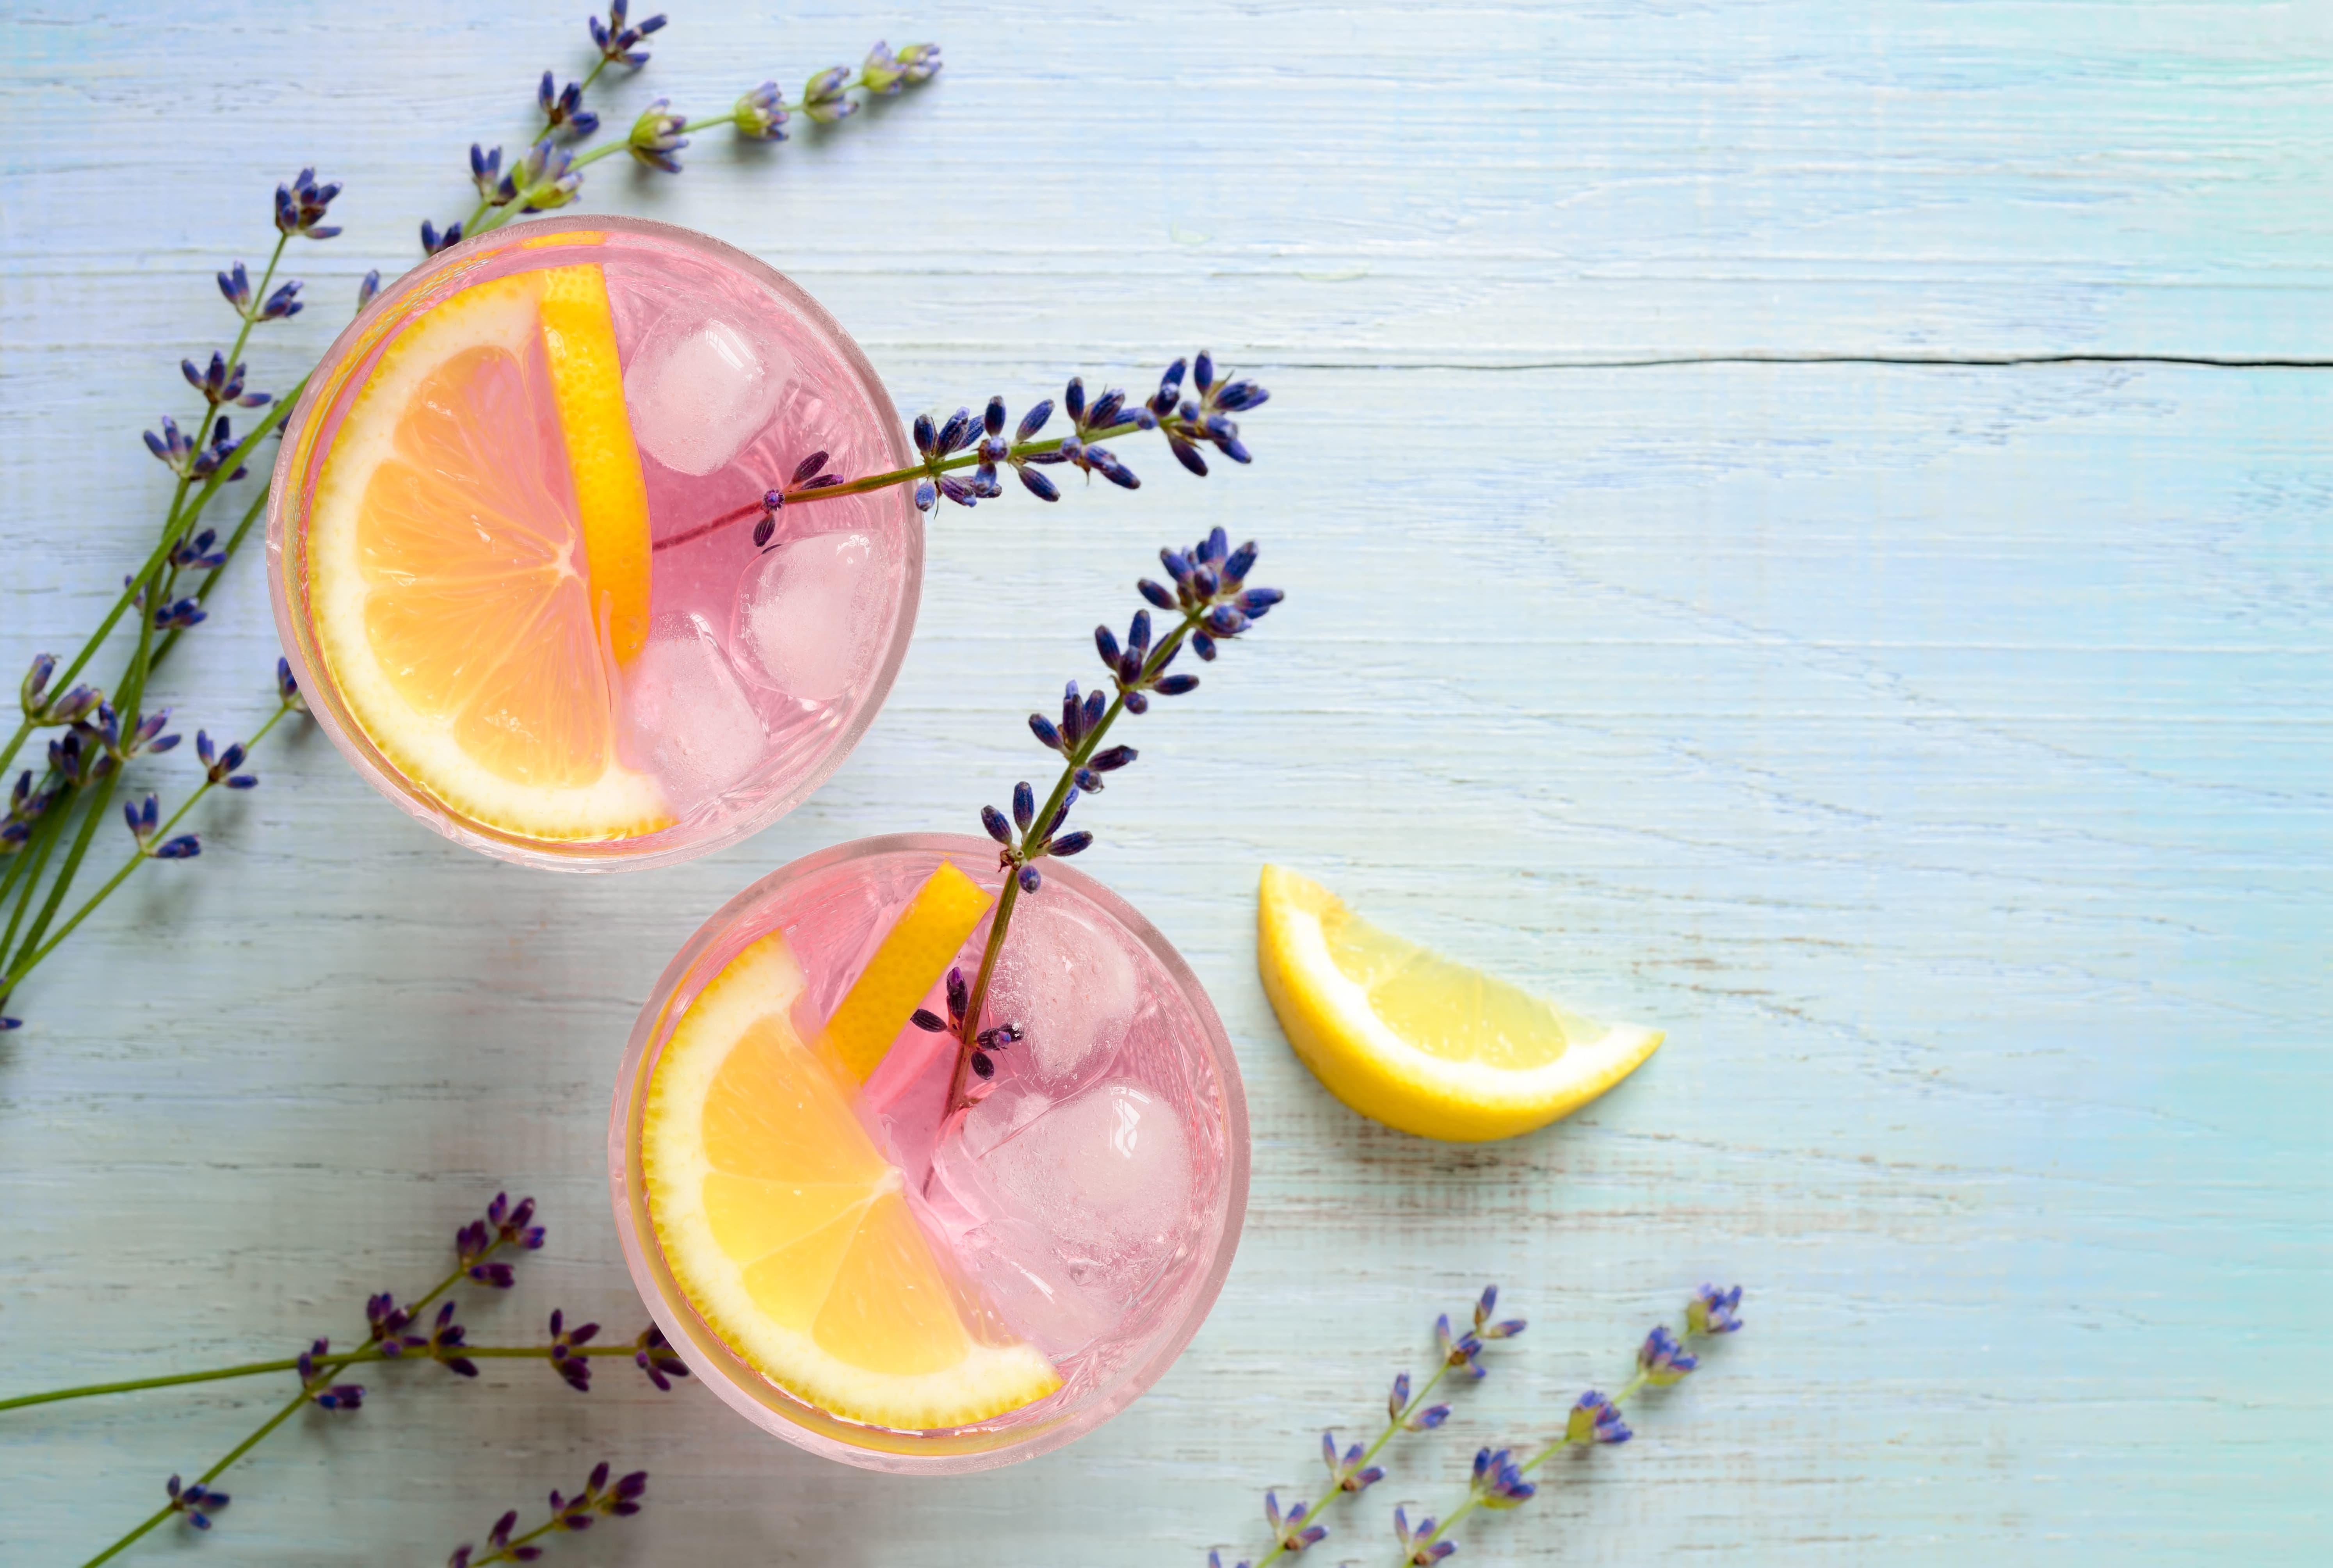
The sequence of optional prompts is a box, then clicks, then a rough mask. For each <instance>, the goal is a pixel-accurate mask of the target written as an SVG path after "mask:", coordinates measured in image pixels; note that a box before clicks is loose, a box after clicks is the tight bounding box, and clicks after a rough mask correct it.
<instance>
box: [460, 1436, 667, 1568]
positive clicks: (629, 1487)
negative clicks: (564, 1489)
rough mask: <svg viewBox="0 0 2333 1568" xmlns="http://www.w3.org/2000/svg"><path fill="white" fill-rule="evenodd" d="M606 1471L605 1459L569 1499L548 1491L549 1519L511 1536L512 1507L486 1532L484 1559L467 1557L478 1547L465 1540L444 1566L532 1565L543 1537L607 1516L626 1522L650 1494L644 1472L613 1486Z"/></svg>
mask: <svg viewBox="0 0 2333 1568" xmlns="http://www.w3.org/2000/svg"><path fill="white" fill-rule="evenodd" d="M647 1493H648V1472H647V1471H646V1470H634V1471H633V1472H632V1473H631V1474H630V1475H629V1476H624V1477H619V1478H618V1479H617V1480H616V1482H615V1483H614V1484H613V1485H612V1486H611V1485H610V1484H609V1481H608V1462H607V1461H606V1460H605V1459H602V1460H600V1462H599V1463H598V1464H597V1465H595V1466H593V1467H591V1477H590V1479H589V1480H587V1481H585V1482H584V1483H583V1489H582V1490H581V1492H578V1493H576V1494H575V1496H572V1497H562V1496H560V1495H559V1494H558V1493H557V1492H556V1491H554V1492H552V1494H551V1517H550V1518H548V1519H545V1520H544V1521H543V1522H542V1524H540V1525H536V1526H535V1527H534V1528H533V1529H532V1530H529V1531H528V1532H527V1533H526V1534H523V1535H520V1536H517V1537H515V1538H514V1537H513V1536H512V1534H511V1532H512V1531H513V1530H514V1529H516V1528H517V1527H518V1510H517V1509H515V1508H513V1509H512V1510H510V1511H509V1512H508V1513H506V1514H504V1515H503V1516H502V1517H501V1518H499V1519H497V1520H495V1521H494V1528H493V1529H491V1530H489V1531H487V1532H486V1539H485V1545H486V1547H487V1548H488V1551H487V1554H486V1555H485V1556H484V1557H475V1556H473V1555H471V1554H473V1553H474V1552H475V1551H477V1547H475V1546H474V1545H471V1544H469V1543H468V1542H464V1543H463V1544H461V1545H459V1546H456V1547H455V1548H454V1554H453V1555H452V1556H451V1557H448V1558H447V1559H446V1568H485V1565H486V1564H487V1563H532V1562H533V1561H534V1560H535V1559H536V1558H538V1557H540V1556H542V1547H540V1546H537V1545H535V1544H534V1543H535V1542H537V1541H540V1540H542V1538H543V1537H544V1536H545V1535H550V1534H562V1533H564V1534H573V1533H575V1532H577V1531H581V1530H588V1529H590V1527H591V1525H592V1524H593V1522H594V1521H596V1520H599V1519H602V1518H608V1517H611V1516H612V1517H615V1518H628V1517H629V1516H630V1515H634V1514H637V1513H638V1512H639V1511H640V1509H641V1507H642V1506H643V1504H642V1502H641V1499H642V1498H643V1497H644V1496H646V1495H647Z"/></svg>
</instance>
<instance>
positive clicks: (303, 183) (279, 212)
mask: <svg viewBox="0 0 2333 1568" xmlns="http://www.w3.org/2000/svg"><path fill="white" fill-rule="evenodd" d="M340 194H341V188H340V187H339V186H338V185H321V186H320V185H318V184H317V183H316V171H315V170H314V169H312V168H303V169H302V170H301V171H300V172H299V174H298V175H296V176H295V177H294V178H293V181H292V183H291V184H290V185H279V186H277V187H276V188H275V226H276V227H277V228H279V229H281V230H283V234H284V236H286V237H287V238H288V237H289V236H293V235H295V234H296V235H302V236H305V237H307V238H309V239H330V238H331V237H332V236H334V235H336V234H338V233H340V232H341V231H340V230H339V229H337V228H332V227H328V226H323V221H324V209H325V208H326V207H330V206H331V203H332V197H336V196H338V195H340Z"/></svg>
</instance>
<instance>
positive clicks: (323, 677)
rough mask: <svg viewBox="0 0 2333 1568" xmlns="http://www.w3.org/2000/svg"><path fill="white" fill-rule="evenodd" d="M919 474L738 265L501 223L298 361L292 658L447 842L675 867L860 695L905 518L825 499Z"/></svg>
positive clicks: (354, 749) (809, 311)
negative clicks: (824, 483) (866, 480)
mask: <svg viewBox="0 0 2333 1568" xmlns="http://www.w3.org/2000/svg"><path fill="white" fill-rule="evenodd" d="M821 454H822V455H823V456H822V457H821ZM913 460H914V458H913V454H912V452H911V450H910V449H909V448H908V447H907V443H906V441H905V439H904V438H903V436H902V434H901V432H900V427H899V421H898V418H897V417H896V415H895V413H894V411H893V409H892V407H891V404H890V400H889V399H888V397H887V396H886V395H885V393H884V391H883V389H882V387H881V385H880V384H879V383H878V380H876V378H875V375H874V372H873V370H871V369H870V368H869V365H868V364H867V361H866V360H865V359H864V357H863V356H862V355H861V354H860V353H859V351H858V349H857V347H856V345H854V344H853V343H852V342H851V341H850V338H849V336H848V335H847V334H846V333H845V332H843V330H842V329H841V327H840V326H839V325H838V324H837V323H836V322H834V321H833V320H832V318H830V316H828V315H827V314H826V313H825V312H824V311H822V310H821V309H820V308H819V306H818V305H817V304H816V303H814V302H813V301H811V299H810V298H809V296H808V295H806V294H804V293H802V291H801V290H800V289H799V288H797V287H795V286H794V285H793V284H791V283H789V282H788V281H787V280H786V279H785V278H783V277H782V276H781V275H779V274H777V273H775V272H773V271H772V270H771V269H770V268H769V267H767V266H765V265H762V264H761V263H760V262H758V261H756V260H754V258H753V257H751V256H748V255H744V254H743V253H741V252H739V251H736V250H734V249H732V248H731V247H729V246H727V245H722V244H720V243H719V242H717V241H715V240H712V239H709V238H706V236H702V235H697V234H693V233H690V232H688V231H686V230H683V229H678V228H674V227H671V226H667V225H663V224H655V223H647V222H642V221H639V220H637V219H627V218H620V217H593V218H588V219H586V218H580V217H568V218H552V219H549V220H544V221H540V222H530V223H525V224H521V225H514V226H511V227H508V228H505V229H502V230H498V231H495V232H494V233H492V234H489V235H486V236H482V237H480V238H479V239H476V240H474V241H470V242H466V243H464V244H462V245H458V246H456V247H455V248H453V249H451V250H449V251H446V253H444V254H442V255H438V256H437V257H435V258H433V259H432V260H431V261H430V262H428V263H427V265H423V266H421V267H419V268H418V269H416V270H415V271H414V272H413V273H411V274H408V275H407V276H406V277H405V278H403V279H401V280H399V282H398V283H397V284H394V285H393V286H392V287H391V288H389V290H388V291H387V292H386V293H383V294H382V296H381V297H380V298H379V300H377V301H376V302H374V303H372V304H371V305H370V307H368V308H367V309H366V310H365V311H364V312H363V313H361V314H360V316H359V318H358V319H357V321H356V322H354V323H353V324H352V325H351V326H350V328H349V329H348V330H347V331H346V332H343V333H342V334H341V338H340V340H339V341H337V342H335V343H334V344H333V346H332V349H331V352H330V353H329V354H328V355H327V356H326V357H325V359H324V361H323V362H322V365H320V366H319V368H318V370H317V371H316V372H315V374H314V375H313V376H312V378H311V379H310V380H309V382H308V385H307V388H306V390H305V391H304V393H303V395H302V398H301V399H300V402H299V404H298V406H297V408H296V409H295V410H294V412H293V416H292V418H291V421H290V423H289V425H288V427H287V432H286V437H285V440H284V442H283V452H282V456H281V457H280V458H279V460H278V463H277V467H276V474H275V484H274V493H273V495H272V497H271V500H270V503H269V515H268V546H269V553H270V559H271V565H272V568H273V571H272V578H273V585H274V601H275V609H276V615H277V620H278V625H279V628H280V630H282V633H283V645H284V649H285V651H286V653H287V655H288V657H289V658H290V659H291V660H292V663H293V667H294V670H295V673H296V674H297V676H298V678H299V680H300V683H301V687H302V690H303V691H304V692H305V693H306V694H307V695H308V697H309V700H310V703H311V705H312V708H313V710H314V712H315V714H316V717H318V719H319V720H320V721H321V722H322V724H323V726H324V728H325V730H326V732H327V733H328V734H330V735H331V737H332V740H333V742H334V743H335V744H336V745H337V746H340V748H341V751H342V752H343V753H345V754H346V755H348V756H349V758H350V761H351V762H352V763H354V764H355V765H356V766H357V769H358V771H359V772H360V773H361V774H363V775H364V776H365V777H366V778H367V779H368V780H369V781H370V783H372V784H374V786H375V787H377V788H379V790H380V791H381V792H382V793H383V794H386V795H388V796H389V798H390V799H391V800H393V801H395V802H396V803H398V805H399V806H401V807H403V808H404V809H405V810H406V811H408V812H409V813H412V814H413V815H415V816H417V817H418V818H419V819H421V820H422V821H423V822H427V823H428V824H429V825H430V826H432V827H433V828H435V829H437V831H438V832H443V833H445V834H446V836H447V837H449V838H452V839H454V840H456V842H462V843H466V844H468V845H470V846H472V847H474V848H476V849H480V850H483V851H485V852H487V853H489V854H494V855H498V856H501V857H503V858H504V859H509V860H514V861H524V862H529V863H533V864H538V865H545V866H552V867H556V868H562V869H575V870H598V869H610V868H618V867H629V866H636V865H644V864H654V863H660V862H666V861H675V860H680V859H686V858H687V857H689V856H693V855H696V854H701V853H703V852H705V851H707V850H709V849H713V848H715V847H717V846H719V845H722V844H725V843H729V842H734V841H735V840H737V839H740V838H743V837H744V836H745V835H747V834H749V833H751V832H754V831H755V830H756V829H758V828H760V827H763V826H764V825H766V824H767V823H768V822H771V821H772V820H773V819H774V818H775V817H777V816H778V815H780V814H782V813H784V812H785V811H787V810H788V809H790V808H791V807H792V806H793V805H794V804H795V803H799V802H800V801H801V800H802V798H803V797H804V796H806V795H807V794H809V793H810V792H811V790H812V789H814V788H815V787H816V786H817V785H818V784H819V783H820V782H821V781H822V780H823V779H824V778H825V777H826V776H827V775H828V774H830V773H831V772H832V771H833V770H834V768H835V767H836V766H837V765H839V764H840V762H841V760H842V758H843V756H844V755H846V754H848V752H849V751H850V747H851V746H852V745H853V744H854V743H855V742H856V741H857V739H858V737H859V735H860V734H861V733H862V732H863V731H864V730H865V728H866V726H867V725H868V724H869V722H870V721H871V719H872V718H873V716H874V714H875V712H876V710H877V709H878V707H879V706H880V705H881V702H882V699H883V697H884V695H885V694H886V692H887V691H888V688H889V686H890V683H891V680H892V678H893V676H894V674H895V673H896V672H897V670H898V664H899V660H900V658H901V656H902V655H903V653H904V652H905V649H906V647H907V640H908V636H909V633H910V631H911V630H912V628H913V624H914V620H915V612H916V601H917V591H918V587H919V584H920V580H921V572H922V559H923V544H922V533H921V524H920V521H919V519H918V518H917V515H916V512H915V510H914V507H913V505H912V502H911V500H910V498H909V496H908V495H907V494H906V493H904V492H903V491H901V490H898V489H896V488H895V489H888V490H878V491H874V492H870V493H868V494H864V495H836V496H827V497H821V496H820V495H818V491H819V490H820V489H821V485H820V481H821V480H822V479H830V478H836V477H849V476H861V475H868V474H873V473H878V472H882V471H886V470H890V469H896V468H899V467H904V466H907V465H908V464H910V463H911V462H912V461H913Z"/></svg>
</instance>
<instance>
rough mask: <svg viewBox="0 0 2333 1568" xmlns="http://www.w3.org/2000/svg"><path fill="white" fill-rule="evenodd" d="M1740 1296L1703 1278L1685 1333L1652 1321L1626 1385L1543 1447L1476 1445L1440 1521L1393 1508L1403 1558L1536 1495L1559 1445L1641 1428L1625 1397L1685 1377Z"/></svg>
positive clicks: (1582, 1411) (1425, 1557) (1433, 1556)
mask: <svg viewBox="0 0 2333 1568" xmlns="http://www.w3.org/2000/svg"><path fill="white" fill-rule="evenodd" d="M1741 1304H1742V1287H1741V1286H1740V1285H1738V1284H1737V1285H1733V1286H1729V1287H1727V1288H1725V1289H1723V1290H1721V1289H1719V1288H1718V1287H1717V1286H1715V1285H1713V1284H1704V1285H1703V1286H1702V1287H1701V1288H1700V1289H1699V1290H1697V1291H1695V1293H1694V1295H1693V1299H1692V1300H1691V1301H1689V1302H1687V1303H1685V1332H1684V1333H1683V1334H1682V1335H1679V1334H1676V1333H1674V1332H1671V1331H1670V1329H1669V1327H1668V1325H1667V1324H1666V1323H1656V1324H1654V1325H1653V1330H1652V1332H1650V1333H1648V1334H1647V1335H1646V1336H1645V1342H1644V1343H1643V1344H1641V1345H1639V1346H1638V1347H1637V1371H1636V1375H1635V1376H1633V1377H1631V1378H1630V1379H1629V1380H1627V1382H1626V1383H1624V1384H1623V1385H1621V1388H1620V1391H1619V1392H1618V1393H1617V1394H1614V1395H1611V1396H1610V1397H1606V1396H1605V1395H1603V1394H1599V1393H1598V1392H1597V1391H1596V1390H1593V1389H1590V1390H1588V1391H1587V1392H1586V1393H1584V1394H1581V1395H1580V1396H1579V1400H1578V1401H1577V1402H1576V1403H1574V1404H1573V1405H1572V1407H1571V1409H1570V1411H1569V1412H1568V1413H1567V1415H1566V1416H1565V1418H1564V1427H1563V1431H1562V1433H1561V1434H1560V1436H1558V1437H1557V1438H1555V1439H1554V1440H1553V1441H1551V1442H1550V1443H1549V1444H1548V1445H1547V1446H1546V1447H1545V1448H1541V1449H1540V1450H1539V1452H1538V1453H1536V1454H1533V1455H1532V1456H1531V1457H1530V1458H1528V1459H1525V1460H1523V1461H1522V1462H1521V1463H1517V1462H1516V1461H1515V1459H1514V1458H1513V1457H1512V1456H1513V1450H1512V1449H1509V1448H1499V1449H1495V1450H1494V1449H1491V1448H1483V1449H1480V1450H1478V1451H1477V1452H1476V1453H1475V1455H1474V1475H1473V1477H1472V1478H1471V1479H1470V1480H1469V1481H1468V1482H1467V1486H1466V1496H1465V1497H1464V1499H1463V1500H1462V1501H1461V1502H1460V1503H1459V1504H1458V1505H1457V1506H1456V1507H1455V1508H1453V1509H1451V1510H1450V1512H1449V1513H1448V1514H1447V1515H1444V1516H1443V1517H1442V1518H1441V1519H1440V1520H1438V1521H1437V1520H1435V1519H1433V1518H1431V1517H1428V1518H1425V1519H1421V1520H1419V1521H1418V1522H1417V1524H1416V1525H1411V1524H1410V1522H1409V1515H1408V1512H1407V1509H1406V1508H1402V1507H1397V1508H1395V1509H1394V1511H1393V1530H1394V1537H1395V1539H1396V1540H1397V1541H1398V1542H1399V1543H1400V1544H1401V1559H1400V1560H1401V1562H1402V1563H1405V1564H1407V1565H1408V1568H1432V1565H1433V1564H1434V1563H1439V1562H1441V1561H1442V1560H1443V1559H1444V1558H1445V1557H1447V1556H1449V1555H1450V1554H1452V1553H1454V1552H1455V1551H1456V1550H1458V1544H1457V1543H1456V1542H1455V1541H1453V1540H1452V1539H1450V1534H1451V1532H1452V1531H1453V1530H1454V1529H1455V1528H1456V1526H1457V1525H1458V1523H1459V1521H1460V1520H1462V1519H1464V1518H1465V1517H1466V1515H1469V1514H1471V1513H1473V1512H1474V1510H1475V1509H1477V1508H1492V1509H1504V1508H1515V1507H1520V1506H1522V1505H1523V1504H1525V1503H1528V1502H1529V1501H1531V1498H1532V1497H1533V1496H1537V1495H1538V1491H1539V1488H1538V1487H1537V1486H1535V1485H1533V1484H1532V1483H1531V1481H1530V1480H1528V1479H1527V1478H1526V1477H1529V1476H1530V1475H1531V1472H1532V1471H1534V1470H1536V1469H1538V1468H1539V1467H1540V1466H1541V1465H1542V1464H1544V1463H1546V1462H1547V1460H1548V1458H1549V1457H1551V1456H1552V1455H1554V1454H1555V1453H1556V1452H1558V1451H1559V1450H1560V1449H1564V1448H1583V1449H1593V1448H1599V1447H1613V1446H1617V1445H1618V1444H1621V1443H1625V1442H1627V1440H1628V1439H1629V1438H1631V1437H1633V1436H1635V1434H1634V1433H1633V1432H1631V1431H1630V1430H1629V1429H1628V1425H1627V1421H1626V1419H1623V1417H1622V1415H1621V1413H1620V1403H1621V1401H1622V1400H1627V1399H1629V1398H1630V1397H1632V1396H1633V1395H1635V1394H1636V1393H1637V1390H1640V1389H1644V1388H1647V1387H1650V1388H1656V1389H1666V1388H1674V1387H1675V1385H1676V1384H1678V1383H1681V1382H1683V1381H1684V1380H1685V1378H1686V1377H1688V1376H1689V1375H1691V1374H1692V1373H1693V1372H1694V1371H1695V1369H1697V1368H1698V1367H1699V1366H1700V1364H1701V1361H1700V1358H1699V1357H1698V1356H1695V1354H1694V1353H1693V1352H1690V1351H1689V1350H1687V1349H1686V1348H1685V1343H1686V1342H1687V1341H1691V1340H1694V1339H1702V1338H1714V1337H1715V1336H1718V1335H1722V1334H1730V1333H1733V1332H1736V1331H1738V1330H1739V1329H1740V1328H1741V1327H1742V1320H1741V1319H1740V1318H1739V1317H1737V1316H1735V1315H1734V1313H1735V1309H1737V1308H1738V1307H1740V1305H1741ZM1266 1561H1269V1559H1266Z"/></svg>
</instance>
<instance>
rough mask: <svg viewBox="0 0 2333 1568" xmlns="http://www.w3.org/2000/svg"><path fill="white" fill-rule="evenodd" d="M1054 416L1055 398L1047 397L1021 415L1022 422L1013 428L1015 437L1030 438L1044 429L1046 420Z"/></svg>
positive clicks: (1017, 439) (1023, 439)
mask: <svg viewBox="0 0 2333 1568" xmlns="http://www.w3.org/2000/svg"><path fill="white" fill-rule="evenodd" d="M1052 417H1053V399H1051V398H1047V399H1044V400H1043V401H1042V402H1041V403H1039V404H1038V405H1037V406H1036V407H1035V408H1033V409H1030V410H1029V411H1028V412H1027V413H1025V414H1023V415H1022V416H1021V423H1020V425H1019V426H1018V427H1017V428H1015V429H1014V430H1013V439H1014V440H1016V441H1026V440H1028V439H1029V438H1031V437H1032V436H1034V435H1036V433H1037V432H1038V431H1040V430H1042V429H1043V428H1045V425H1046V422H1047V421H1048V420H1050V419H1051V418H1052Z"/></svg>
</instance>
